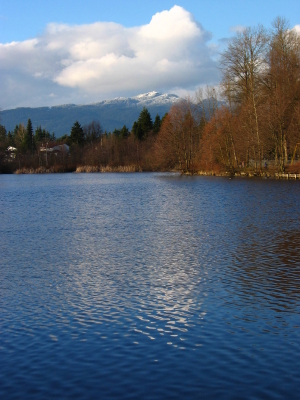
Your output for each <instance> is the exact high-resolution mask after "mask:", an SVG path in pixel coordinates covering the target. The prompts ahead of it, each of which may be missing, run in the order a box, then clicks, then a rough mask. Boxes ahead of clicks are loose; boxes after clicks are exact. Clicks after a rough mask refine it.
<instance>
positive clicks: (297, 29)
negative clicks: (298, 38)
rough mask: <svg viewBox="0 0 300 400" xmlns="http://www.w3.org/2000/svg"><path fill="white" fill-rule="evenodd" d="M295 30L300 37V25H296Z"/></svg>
mask: <svg viewBox="0 0 300 400" xmlns="http://www.w3.org/2000/svg"><path fill="white" fill-rule="evenodd" d="M294 29H295V31H296V32H297V33H298V35H300V25H295V26H294Z"/></svg>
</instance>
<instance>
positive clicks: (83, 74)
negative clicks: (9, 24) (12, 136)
mask: <svg viewBox="0 0 300 400" xmlns="http://www.w3.org/2000/svg"><path fill="white" fill-rule="evenodd" d="M210 38H211V37H210V34H209V33H208V32H206V31H205V30H204V29H203V27H202V26H201V25H200V24H199V23H198V22H197V21H195V19H194V17H193V15H192V14H190V13H189V12H188V11H186V10H185V9H183V8H182V7H179V6H174V7H173V8H171V9H170V10H169V11H163V12H160V13H157V14H155V15H154V16H153V17H152V19H151V21H150V23H149V24H147V25H143V26H138V27H133V28H125V27H124V26H122V25H119V24H115V23H107V22H97V23H94V24H90V25H80V26H69V25H65V24H50V25H48V26H47V29H46V30H45V32H44V33H43V34H42V35H41V36H40V37H37V38H35V39H32V40H27V41H24V42H13V43H8V44H0V74H1V76H2V77H4V78H5V79H1V83H0V90H1V93H2V96H1V97H2V104H0V107H2V108H9V107H14V106H19V105H27V106H37V105H51V103H49V98H50V99H51V98H52V100H51V101H52V104H57V103H63V102H72V103H74V102H80V101H83V100H84V101H85V102H86V101H87V99H88V101H97V100H100V99H103V98H111V97H114V96H121V95H123V96H128V95H132V94H138V93H142V92H145V91H151V90H157V91H168V92H171V91H172V89H175V88H176V90H191V89H193V88H196V87H197V86H199V85H201V84H215V83H216V82H217V81H218V70H217V68H216V66H215V61H214V51H215V50H214V48H213V47H211V46H209V45H208V44H207V42H208V41H209V40H210ZM53 93H55V98H54V97H53V96H52V94H53ZM3 99H4V100H3ZM3 101H4V102H5V101H6V103H3ZM54 102H55V103H54Z"/></svg>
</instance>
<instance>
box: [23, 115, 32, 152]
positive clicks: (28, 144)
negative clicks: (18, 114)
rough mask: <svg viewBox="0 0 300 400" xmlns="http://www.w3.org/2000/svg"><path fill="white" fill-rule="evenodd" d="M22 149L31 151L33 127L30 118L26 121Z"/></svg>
mask: <svg viewBox="0 0 300 400" xmlns="http://www.w3.org/2000/svg"><path fill="white" fill-rule="evenodd" d="M24 149H25V150H30V151H31V152H33V128H32V123H31V119H30V118H29V120H28V122H27V129H26V134H25V137H24Z"/></svg>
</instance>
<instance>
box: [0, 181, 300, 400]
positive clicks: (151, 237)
mask: <svg viewBox="0 0 300 400" xmlns="http://www.w3.org/2000/svg"><path fill="white" fill-rule="evenodd" d="M299 199H300V181H276V180H263V179H252V180H251V179H242V178H240V179H232V180H229V179H228V178H216V177H211V178H210V177H184V176H180V175H177V174H175V173H174V174H173V173H140V174H139V173H136V174H113V173H111V174H49V175H0V239H1V247H0V272H1V273H0V360H1V362H0V397H1V398H3V399H13V398H30V399H42V398H54V397H57V398H72V399H83V398H89V399H99V398H101V399H106V398H125V399H127V398H132V399H141V398H143V399H154V398H155V399H166V398H172V399H177V398H178V399H195V398H212V399H214V398H217V399H219V398H224V399H229V398H230V399H240V398H246V399H257V398H272V399H273V398H274V399H277V398H278V399H286V398H289V399H296V398H299V385H300V252H299V250H300V202H299Z"/></svg>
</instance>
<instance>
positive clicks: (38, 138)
mask: <svg viewBox="0 0 300 400" xmlns="http://www.w3.org/2000/svg"><path fill="white" fill-rule="evenodd" d="M34 138H35V141H36V142H41V141H42V139H44V137H43V136H42V127H41V125H40V126H38V127H37V128H36V130H35V132H34Z"/></svg>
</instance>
